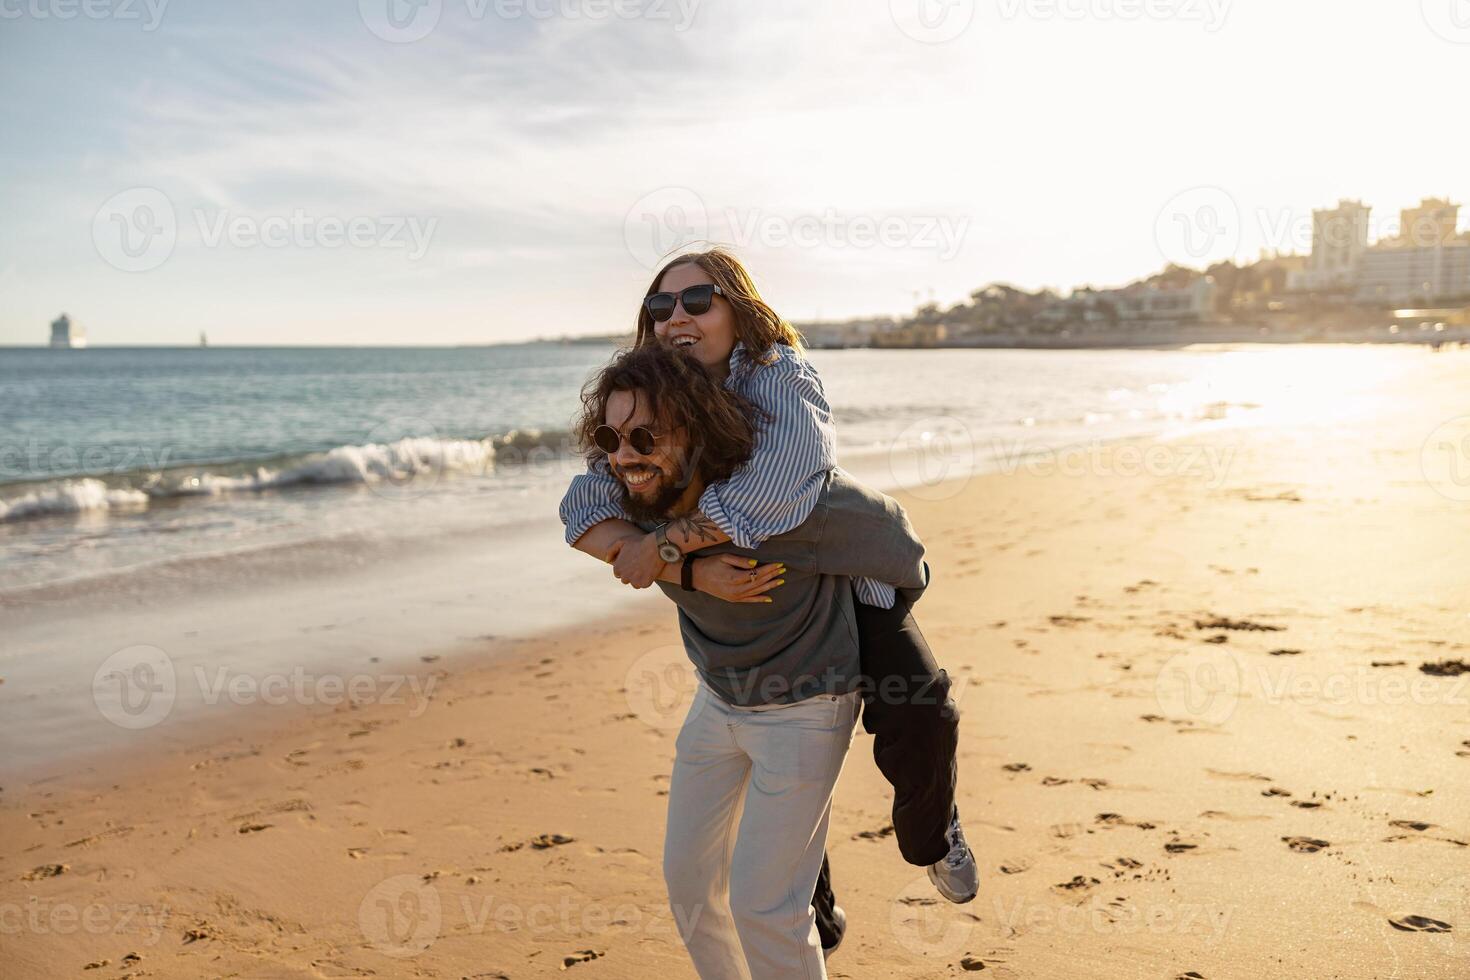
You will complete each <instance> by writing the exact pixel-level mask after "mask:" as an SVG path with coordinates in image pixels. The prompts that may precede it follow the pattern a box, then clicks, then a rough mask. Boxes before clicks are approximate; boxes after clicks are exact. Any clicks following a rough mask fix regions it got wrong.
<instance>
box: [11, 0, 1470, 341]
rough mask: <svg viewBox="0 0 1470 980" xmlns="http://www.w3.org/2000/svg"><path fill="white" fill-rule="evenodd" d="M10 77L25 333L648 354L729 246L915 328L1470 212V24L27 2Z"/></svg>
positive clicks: (861, 310)
mask: <svg viewBox="0 0 1470 980" xmlns="http://www.w3.org/2000/svg"><path fill="white" fill-rule="evenodd" d="M0 85H3V90H4V91H5V92H6V93H8V95H9V98H6V99H5V100H0V344H35V343H43V342H44V341H45V340H46V338H47V336H48V326H47V325H48V324H49V322H50V320H51V319H52V318H54V317H55V316H56V315H57V314H59V313H61V312H62V311H65V312H67V313H69V314H70V315H71V316H72V317H73V318H74V319H75V320H77V321H78V322H80V323H81V324H83V325H84V326H85V327H86V329H87V331H88V334H89V336H90V339H91V341H92V343H93V344H96V345H105V344H175V343H184V344H191V343H195V342H196V341H197V337H198V334H199V332H201V331H207V332H208V334H209V338H210V342H211V343H214V344H251V345H253V344H328V345H330V344H482V343H498V342H505V341H514V340H520V339H526V338H531V337H546V336H563V335H578V334H593V333H610V332H614V331H619V330H626V329H629V328H631V326H632V323H633V320H634V314H635V313H636V311H637V305H638V302H639V300H640V298H641V296H642V294H643V291H644V290H645V288H646V286H647V284H648V281H649V278H650V277H651V274H652V269H653V268H654V267H655V264H656V263H657V261H658V259H659V258H660V257H661V256H663V255H666V254H668V253H669V252H670V251H672V250H677V249H678V248H680V247H681V246H686V245H689V244H690V243H696V242H717V243H720V244H725V245H731V246H733V247H734V248H735V250H736V251H737V253H738V254H739V255H741V256H742V258H744V259H745V260H746V261H747V263H748V264H749V266H750V268H751V270H752V272H753V274H754V275H755V277H756V280H757V282H758V284H759V285H760V287H761V289H762V291H763V292H764V293H765V294H766V297H767V298H768V299H769V300H770V301H771V302H772V304H773V305H774V306H775V308H776V309H777V310H778V311H779V312H781V313H782V314H783V315H785V316H787V317H788V318H790V319H793V320H797V321H809V320H814V319H826V320H833V319H842V318H848V317H856V316H866V315H901V314H904V313H907V312H910V311H911V310H912V309H913V308H914V306H915V305H916V303H918V302H927V301H930V300H933V301H935V302H939V303H941V304H945V305H948V304H950V303H954V302H957V301H960V300H963V299H965V298H966V297H967V296H968V295H969V294H970V293H971V292H972V291H973V290H975V289H977V288H979V287H981V286H983V285H985V284H986V283H990V282H1009V283H1012V284H1014V285H1017V286H1020V287H1023V288H1026V289H1036V288H1040V287H1043V286H1049V287H1052V288H1056V289H1059V290H1063V291H1065V290H1067V289H1070V288H1073V287H1076V286H1081V285H1092V286H1097V287H1102V286H1109V285H1121V284H1123V283H1126V282H1128V281H1130V280H1132V279H1135V278H1138V277H1140V276H1143V275H1147V274H1148V273H1150V272H1153V271H1156V270H1158V269H1159V268H1161V267H1162V266H1163V265H1164V264H1165V263H1166V262H1169V261H1177V262H1181V263H1183V264H1188V265H1194V266H1203V265H1205V264H1206V263H1208V262H1211V261H1216V260H1220V259H1225V258H1232V257H1233V258H1236V259H1238V260H1241V259H1252V258H1254V257H1256V256H1257V254H1258V253H1259V251H1260V250H1261V249H1262V248H1276V249H1285V250H1290V249H1295V250H1297V251H1305V250H1306V249H1307V248H1308V247H1309V246H1310V229H1311V211H1312V209H1313V208H1316V207H1323V206H1326V205H1330V204H1332V203H1334V202H1336V201H1337V200H1338V199H1339V198H1344V197H1346V198H1355V199H1361V200H1362V201H1364V202H1365V203H1367V204H1370V205H1372V206H1373V208H1374V212H1373V231H1374V236H1375V237H1377V236H1379V235H1386V234H1392V233H1393V232H1394V231H1395V230H1396V220H1397V214H1398V211H1399V209H1400V208H1403V207H1406V206H1409V205H1412V204H1414V203H1415V202H1417V201H1418V200H1419V199H1420V198H1421V197H1424V196H1431V195H1437V196H1448V197H1449V198H1450V199H1451V200H1453V201H1456V202H1462V203H1466V204H1467V205H1470V166H1467V165H1466V163H1465V161H1466V160H1467V159H1470V126H1467V124H1466V118H1467V116H1466V104H1465V93H1466V92H1467V91H1470V0H1422V2H1421V0H1402V2H1397V0H1396V2H1394V3H1374V4H1354V5H1351V7H1344V6H1343V5H1342V4H1340V3H1329V2H1326V0H1233V2H1232V0H988V2H987V0H804V2H800V3H797V2H793V0H311V2H302V0H289V2H286V0H280V2H278V0H254V2H251V3H232V2H225V0H212V2H206V0H0ZM1467 219H1470V207H1467V214H1466V215H1465V216H1463V217H1462V219H1461V226H1462V227H1466V226H1467V225H1470V220H1467Z"/></svg>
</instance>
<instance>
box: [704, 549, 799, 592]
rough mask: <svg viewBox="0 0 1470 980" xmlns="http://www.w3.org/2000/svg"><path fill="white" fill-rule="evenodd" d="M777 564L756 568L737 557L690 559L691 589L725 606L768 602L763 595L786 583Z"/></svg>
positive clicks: (751, 561)
mask: <svg viewBox="0 0 1470 980" xmlns="http://www.w3.org/2000/svg"><path fill="white" fill-rule="evenodd" d="M785 574H786V566H785V565H783V564H781V563H780V562H771V563H770V564H768V565H756V564H755V563H754V561H753V560H752V559H750V558H745V557H743V556H741V555H712V556H710V557H708V558H696V559H694V587H695V588H696V589H698V590H699V591H700V592H706V593H708V594H709V595H712V596H715V597H716V598H719V599H724V600H725V601H726V602H770V601H771V597H770V596H768V595H766V594H765V593H767V592H769V591H771V590H772V589H774V588H775V587H776V586H778V585H781V584H783V583H784V582H785V581H786V580H785V579H784V578H781V576H782V575H785Z"/></svg>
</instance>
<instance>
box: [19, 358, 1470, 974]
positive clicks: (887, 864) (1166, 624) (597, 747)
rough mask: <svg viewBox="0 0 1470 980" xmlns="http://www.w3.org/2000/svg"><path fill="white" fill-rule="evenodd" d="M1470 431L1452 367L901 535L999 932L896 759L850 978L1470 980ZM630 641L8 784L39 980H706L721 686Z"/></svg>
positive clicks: (210, 721)
mask: <svg viewBox="0 0 1470 980" xmlns="http://www.w3.org/2000/svg"><path fill="white" fill-rule="evenodd" d="M1466 390H1470V355H1467V354H1464V353H1453V352H1451V353H1447V354H1444V355H1431V354H1429V353H1428V352H1425V353H1424V354H1423V356H1422V357H1421V358H1419V359H1418V360H1416V361H1414V362H1413V363H1412V365H1411V366H1410V368H1409V369H1408V370H1407V371H1405V372H1404V373H1401V374H1399V375H1396V376H1395V377H1393V378H1392V379H1389V380H1387V381H1384V382H1383V384H1382V385H1380V386H1378V387H1377V388H1374V389H1373V391H1371V392H1370V393H1368V394H1365V395H1364V396H1363V397H1361V398H1358V399H1355V400H1353V401H1352V402H1351V404H1344V405H1341V406H1334V407H1333V408H1332V411H1330V412H1323V413H1310V412H1307V413H1303V414H1302V415H1300V416H1298V417H1296V418H1294V419H1288V420H1277V421H1275V422H1273V423H1271V424H1247V425H1237V426H1231V427H1224V428H1220V429H1218V430H1215V431H1203V432H1200V433H1198V434H1195V435H1191V436H1189V437H1187V438H1185V439H1179V440H1174V441H1156V440H1143V441H1139V440H1134V441H1124V442H1116V443H1111V444H1108V445H1107V446H1102V447H1092V448H1089V449H1086V450H1079V451H1077V452H1073V453H1063V454H1060V455H1051V456H1040V457H1035V458H1033V459H1032V460H1030V461H1029V462H1028V463H1025V464H1022V465H1019V466H1017V467H1015V468H1013V470H1012V471H1010V472H1000V473H988V474H984V475H978V476H974V477H971V478H965V479H960V480H954V481H950V482H943V483H936V484H933V485H925V486H918V487H915V488H914V489H913V491H912V492H909V493H903V494H898V496H899V497H900V499H901V500H902V502H903V503H904V504H905V505H906V506H907V507H908V508H909V511H910V514H911V516H912V518H913V521H914V524H915V526H916V527H917V528H918V530H919V532H920V533H921V534H922V535H923V537H924V538H925V540H926V542H927V545H928V547H929V549H930V563H931V566H932V568H933V573H934V584H933V586H932V588H931V589H930V590H929V593H928V594H927V595H926V597H925V598H924V599H923V601H922V602H921V603H920V604H919V605H918V606H917V607H916V609H915V614H916V616H917V618H918V620H919V622H920V624H921V625H922V626H923V628H924V630H925V633H926V636H927V637H928V639H929V641H930V643H931V645H932V646H933V648H934V650H935V653H936V655H937V656H938V657H939V659H940V662H941V663H942V664H943V665H945V666H946V667H947V668H948V669H949V671H950V673H951V674H952V675H953V676H954V677H955V678H956V679H957V687H958V690H959V695H958V696H959V702H960V705H961V708H962V711H963V722H962V727H961V744H960V791H959V799H960V805H961V808H962V813H963V814H964V817H965V822H966V825H967V829H968V832H969V837H970V843H971V845H972V846H973V848H974V849H975V852H976V855H977V857H978V859H979V861H980V865H981V871H982V884H981V892H980V896H979V898H978V899H977V900H976V901H974V902H973V903H971V904H969V905H966V906H952V905H949V904H947V903H945V902H944V901H943V900H942V899H940V898H939V897H938V896H937V894H936V893H935V892H934V891H933V889H932V887H931V886H930V885H929V884H928V882H927V880H926V879H925V877H924V875H923V871H922V869H920V868H915V867H911V866H908V865H906V864H904V863H903V861H902V860H901V858H900V857H899V854H898V851H897V849H896V847H895V846H894V845H893V841H892V840H891V837H890V836H889V835H890V834H891V827H890V826H889V824H888V819H887V806H888V801H889V799H890V796H889V789H888V787H887V786H886V784H885V783H884V782H883V780H882V778H881V776H880V775H879V773H878V771H877V769H876V768H875V766H874V765H873V762H872V759H871V755H870V753H871V744H872V743H871V739H870V738H869V737H868V736H867V735H866V734H865V733H863V732H861V731H859V734H858V736H857V738H856V739H855V741H854V744H853V751H852V753H851V755H850V756H849V758H848V762H847V766H846V769H845V771H844V774H843V777H842V780H841V782H840V784H839V786H838V790H837V796H836V801H835V804H834V818H833V830H832V834H831V838H830V841H829V848H830V853H831V856H832V861H833V871H834V879H835V884H836V890H837V894H838V900H839V902H840V903H841V904H842V905H844V906H845V908H846V909H847V912H848V915H849V921H850V932H849V935H848V939H847V942H846V943H845V945H844V946H843V948H842V949H841V951H840V952H839V953H838V954H837V955H836V956H835V957H834V958H833V959H832V960H831V961H830V963H829V969H830V971H831V975H832V976H834V977H852V978H900V977H902V978H932V977H945V976H960V975H964V974H966V973H969V972H976V973H978V974H979V975H981V976H984V977H997V978H1043V980H1045V978H1071V977H1107V978H1156V980H1172V978H1181V977H1183V978H1192V980H1201V978H1204V980H1234V978H1241V980H1258V978H1265V977H1311V978H1401V980H1428V978H1452V977H1465V976H1470V807H1467V801H1470V673H1467V672H1465V671H1466V664H1467V662H1470V618H1467V610H1470V607H1467V604H1466V602H1465V600H1466V598H1467V597H1470V561H1466V559H1465V555H1466V554H1467V552H1470V520H1467V519H1466V515H1467V510H1466V507H1467V500H1470V454H1467V453H1466V452H1465V449H1466V447H1467V446H1470V442H1467V441H1466V440H1470V418H1467V417H1465V416H1464V413H1465V412H1466V411H1467V405H1466V402H1465V400H1464V392H1465V391H1466ZM1456 467H1459V468H1458V469H1457V468H1456ZM541 546H544V547H545V548H547V549H554V548H560V547H562V545H561V544H560V542H559V540H558V539H557V538H556V537H555V536H554V535H552V534H548V535H547V536H546V540H545V541H544V542H542V543H541ZM605 588H606V589H607V590H609V591H611V590H614V589H620V588H623V587H622V586H619V585H617V583H615V582H614V581H612V580H611V577H610V576H609V577H608V581H607V584H606V586H605ZM627 600H628V601H627V602H625V603H623V604H621V605H620V606H619V607H617V608H616V609H615V610H614V611H612V612H609V613H607V614H606V616H605V618H603V619H600V620H596V621H593V622H591V623H588V622H579V623H576V624H574V625H570V626H564V627H560V628H558V629H555V630H551V631H543V632H541V633H540V634H538V635H535V636H530V637H504V636H500V637H497V638H493V639H484V640H477V641H474V640H466V641H464V642H462V643H461V644H460V645H459V646H457V647H454V648H453V649H440V648H435V649H432V650H425V651H423V653H422V655H421V656H420V657H419V658H418V659H417V662H416V663H415V664H414V665H413V667H412V669H402V670H401V673H400V674H397V675H386V674H384V673H383V670H382V665H378V664H375V663H374V662H373V658H374V656H375V655H376V652H377V651H375V649H374V647H373V645H372V643H371V641H370V638H364V639H363V641H362V642H361V643H359V644H358V645H357V646H356V647H354V648H352V649H351V650H350V651H348V652H349V653H350V655H351V656H353V657H356V658H357V659H356V667H355V669H356V670H359V671H361V672H363V673H364V674H365V675H367V676H370V677H371V678H372V686H371V688H370V690H369V693H371V694H372V695H373V696H372V697H367V698H358V700H359V701H360V702H361V703H353V702H352V700H351V698H350V697H349V698H348V699H347V700H346V703H340V701H341V699H338V701H339V703H335V704H325V703H321V702H323V701H327V700H330V699H327V698H317V699H315V701H314V702H313V703H310V704H307V703H302V702H303V700H311V699H301V698H297V699H296V700H295V702H294V703H292V704H289V705H283V706H276V705H270V704H265V703H260V704H257V705H255V706H254V707H252V708H250V709H249V710H236V711H230V712H224V711H220V712H216V713H213V714H212V715H208V716H207V717H206V718H205V719H204V722H207V724H205V723H201V724H200V725H198V726H195V727H193V728H191V729H190V730H189V735H188V737H187V738H185V737H178V736H175V737H173V738H170V739H167V740H156V741H154V742H150V743H148V749H147V750H146V751H143V750H140V749H138V748H136V745H135V746H134V747H133V748H132V749H131V750H119V749H117V748H116V747H114V748H113V749H112V750H111V751H109V752H106V753H102V754H98V755H96V756H95V757H94V758H93V759H92V760H91V761H90V762H89V763H88V764H87V765H85V766H73V767H58V768H56V769H55V771H52V772H49V773H43V774H39V775H33V776H28V777H27V778H25V779H22V780H20V781H16V780H14V779H12V780H8V781H7V782H6V784H5V785H4V786H3V790H0V840H3V841H4V844H3V846H0V963H3V964H4V967H3V969H0V972H3V974H4V975H5V976H6V977H14V978H30V977H57V976H79V977H98V978H105V977H111V978H117V977H145V976H146V977H157V978H169V977H190V978H193V977H216V976H219V977H272V978H274V977H282V978H285V977H361V976H378V977H398V976H416V977H446V978H460V977H466V978H470V977H473V978H480V980H488V978H516V980H519V978H523V977H543V976H546V977H549V976H560V975H562V974H563V972H564V971H566V972H570V973H571V975H572V976H575V977H578V978H582V977H586V978H599V977H601V978H626V980H635V978H638V980H641V978H647V977H653V976H657V977H662V978H670V980H672V978H675V977H692V976H693V975H694V974H693V971H692V969H691V967H690V965H689V962H688V959H687V957H686V955H685V953H684V951H683V949H682V947H681V946H680V944H679V942H678V940H677V937H676V936H675V934H674V928H673V923H672V921H671V919H670V916H669V913H668V911H667V909H666V906H665V902H664V889H663V883H662V879H661V876H660V869H659V863H660V853H661V846H662V831H663V824H664V812H663V808H664V799H665V792H666V787H667V776H668V773H669V769H670V761H671V757H672V753H673V739H674V734H675V732H676V731H677V728H678V725H679V723H680V721H681V719H682V711H683V708H684V707H685V706H686V705H687V702H688V698H689V696H690V695H691V694H692V689H693V688H692V678H691V676H690V674H689V672H688V668H687V665H686V661H685V659H684V656H683V653H682V650H681V648H680V647H679V645H678V636H677V631H676V627H675V621H674V613H673V609H672V607H670V606H669V605H668V604H667V603H666V602H664V601H663V600H662V599H661V597H658V596H656V595H654V594H651V593H647V594H641V595H638V596H633V595H631V594H629V595H628V596H627ZM493 618H494V617H493V612H487V614H486V621H487V622H486V626H485V628H484V629H483V630H482V631H481V632H483V633H486V634H489V633H495V632H497V631H496V630H494V629H492V628H491V627H490V624H491V623H492V622H493ZM569 618H570V617H569ZM347 655H348V654H346V653H344V656H347ZM349 679H350V678H349ZM7 680H9V681H11V682H12V683H13V682H14V681H13V679H12V678H7ZM389 681H396V682H397V685H398V686H397V687H396V688H395V689H394V690H393V691H392V692H390V691H389V690H388V682H389Z"/></svg>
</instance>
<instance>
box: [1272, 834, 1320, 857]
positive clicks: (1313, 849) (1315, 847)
mask: <svg viewBox="0 0 1470 980" xmlns="http://www.w3.org/2000/svg"><path fill="white" fill-rule="evenodd" d="M1281 839H1282V840H1283V841H1285V842H1286V846H1287V847H1289V848H1291V849H1292V850H1293V851H1296V852H1297V853H1299V854H1316V853H1317V852H1318V851H1320V850H1322V848H1324V847H1331V846H1332V845H1331V844H1330V843H1329V842H1327V841H1325V840H1318V839H1317V838H1315V837H1283V838H1281Z"/></svg>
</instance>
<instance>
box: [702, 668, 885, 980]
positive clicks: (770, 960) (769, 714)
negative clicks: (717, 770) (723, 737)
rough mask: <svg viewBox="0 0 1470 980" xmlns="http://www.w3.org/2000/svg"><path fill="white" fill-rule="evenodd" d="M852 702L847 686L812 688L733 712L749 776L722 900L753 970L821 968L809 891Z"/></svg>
mask: <svg viewBox="0 0 1470 980" xmlns="http://www.w3.org/2000/svg"><path fill="white" fill-rule="evenodd" d="M860 706H861V702H860V699H859V698H858V697H857V695H856V694H852V695H847V696H845V697H833V696H831V695H821V696H819V697H815V698H809V699H807V700H805V701H799V702H797V703H796V704H793V705H784V706H782V707H780V708H773V709H769V710H765V711H751V712H747V713H744V714H740V715H738V719H739V720H738V721H737V724H736V728H735V739H736V741H737V742H738V743H739V744H740V745H741V746H742V747H743V748H744V749H745V750H746V752H747V753H748V754H749V755H750V757H751V776H750V785H749V788H748V789H747V791H746V795H745V812H744V814H743V815H742V816H741V818H740V833H739V837H738V839H737V840H736V843H735V854H734V860H733V861H732V863H731V866H730V907H731V911H732V913H733V914H734V916H735V928H736V930H737V931H738V932H739V934H740V945H741V948H742V949H744V950H745V957H746V961H747V962H748V963H749V965H750V972H751V975H752V976H753V977H757V978H761V980H764V978H767V977H771V978H775V977H781V978H786V977H802V978H807V977H810V978H813V980H815V978H818V977H825V976H826V975H827V974H826V968H825V966H824V965H823V961H822V948H821V943H820V942H819V940H818V938H817V929H816V922H815V919H814V917H813V913H812V906H811V896H812V892H813V890H814V888H815V886H816V881H817V875H818V872H819V871H820V870H821V867H822V851H823V848H824V847H825V846H826V842H827V825H828V822H829V820H830V819H831V812H832V790H833V788H834V787H835V786H836V785H837V777H838V775H839V774H840V773H841V772H842V763H843V761H844V759H845V758H846V757H847V750H848V747H849V746H850V745H851V744H852V733H853V729H854V727H855V726H856V724H857V715H858V711H859V709H860Z"/></svg>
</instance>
